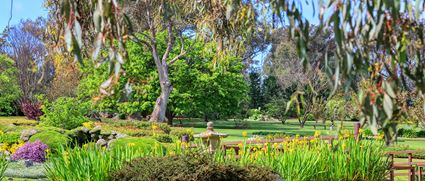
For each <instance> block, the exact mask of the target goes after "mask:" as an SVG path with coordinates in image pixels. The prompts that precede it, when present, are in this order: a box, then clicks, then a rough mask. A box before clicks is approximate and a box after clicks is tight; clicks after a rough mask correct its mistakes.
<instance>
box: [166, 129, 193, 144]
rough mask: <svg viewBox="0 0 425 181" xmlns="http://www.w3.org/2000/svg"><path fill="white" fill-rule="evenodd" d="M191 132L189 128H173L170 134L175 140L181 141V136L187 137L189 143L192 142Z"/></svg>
mask: <svg viewBox="0 0 425 181" xmlns="http://www.w3.org/2000/svg"><path fill="white" fill-rule="evenodd" d="M193 134H194V132H193V130H192V129H190V128H173V129H172V130H171V132H170V135H171V136H174V137H175V139H176V140H181V139H182V136H183V135H187V136H189V141H193V140H194V137H193Z"/></svg>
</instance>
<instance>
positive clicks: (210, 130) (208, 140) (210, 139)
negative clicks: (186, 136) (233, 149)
mask: <svg viewBox="0 0 425 181" xmlns="http://www.w3.org/2000/svg"><path fill="white" fill-rule="evenodd" d="M227 136H228V135H227V134H224V133H219V132H215V131H214V127H213V122H208V123H207V131H205V132H203V133H200V134H196V135H194V137H195V138H201V139H202V143H203V144H204V145H205V146H206V147H207V148H208V151H209V152H210V153H213V152H214V151H215V150H216V148H217V147H219V146H220V140H221V138H225V137H227Z"/></svg>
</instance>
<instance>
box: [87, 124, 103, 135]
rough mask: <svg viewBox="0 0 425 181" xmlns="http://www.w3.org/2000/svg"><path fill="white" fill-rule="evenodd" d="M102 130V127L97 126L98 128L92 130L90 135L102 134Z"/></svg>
mask: <svg viewBox="0 0 425 181" xmlns="http://www.w3.org/2000/svg"><path fill="white" fill-rule="evenodd" d="M101 130H102V127H100V126H96V127H94V128H93V129H91V130H90V131H89V133H90V134H100V131H101Z"/></svg>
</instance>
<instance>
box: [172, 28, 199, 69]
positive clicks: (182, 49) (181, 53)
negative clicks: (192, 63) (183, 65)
mask: <svg viewBox="0 0 425 181" xmlns="http://www.w3.org/2000/svg"><path fill="white" fill-rule="evenodd" d="M180 39H181V44H182V46H181V48H180V54H179V55H177V56H176V57H174V58H173V59H171V61H170V63H169V65H172V64H174V63H175V62H176V61H177V60H178V59H179V58H180V57H182V56H184V55H186V53H187V51H189V50H191V49H192V48H193V45H194V44H195V43H194V42H193V43H192V44H190V46H189V47H188V49H187V50H185V49H184V38H183V36H182V35H181V36H180Z"/></svg>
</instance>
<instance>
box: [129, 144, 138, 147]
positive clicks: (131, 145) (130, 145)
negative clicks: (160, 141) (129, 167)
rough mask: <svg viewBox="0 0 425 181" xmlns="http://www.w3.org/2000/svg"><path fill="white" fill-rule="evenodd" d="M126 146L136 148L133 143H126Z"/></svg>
mask: <svg viewBox="0 0 425 181" xmlns="http://www.w3.org/2000/svg"><path fill="white" fill-rule="evenodd" d="M127 146H128V147H133V146H136V144H135V143H127Z"/></svg>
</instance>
